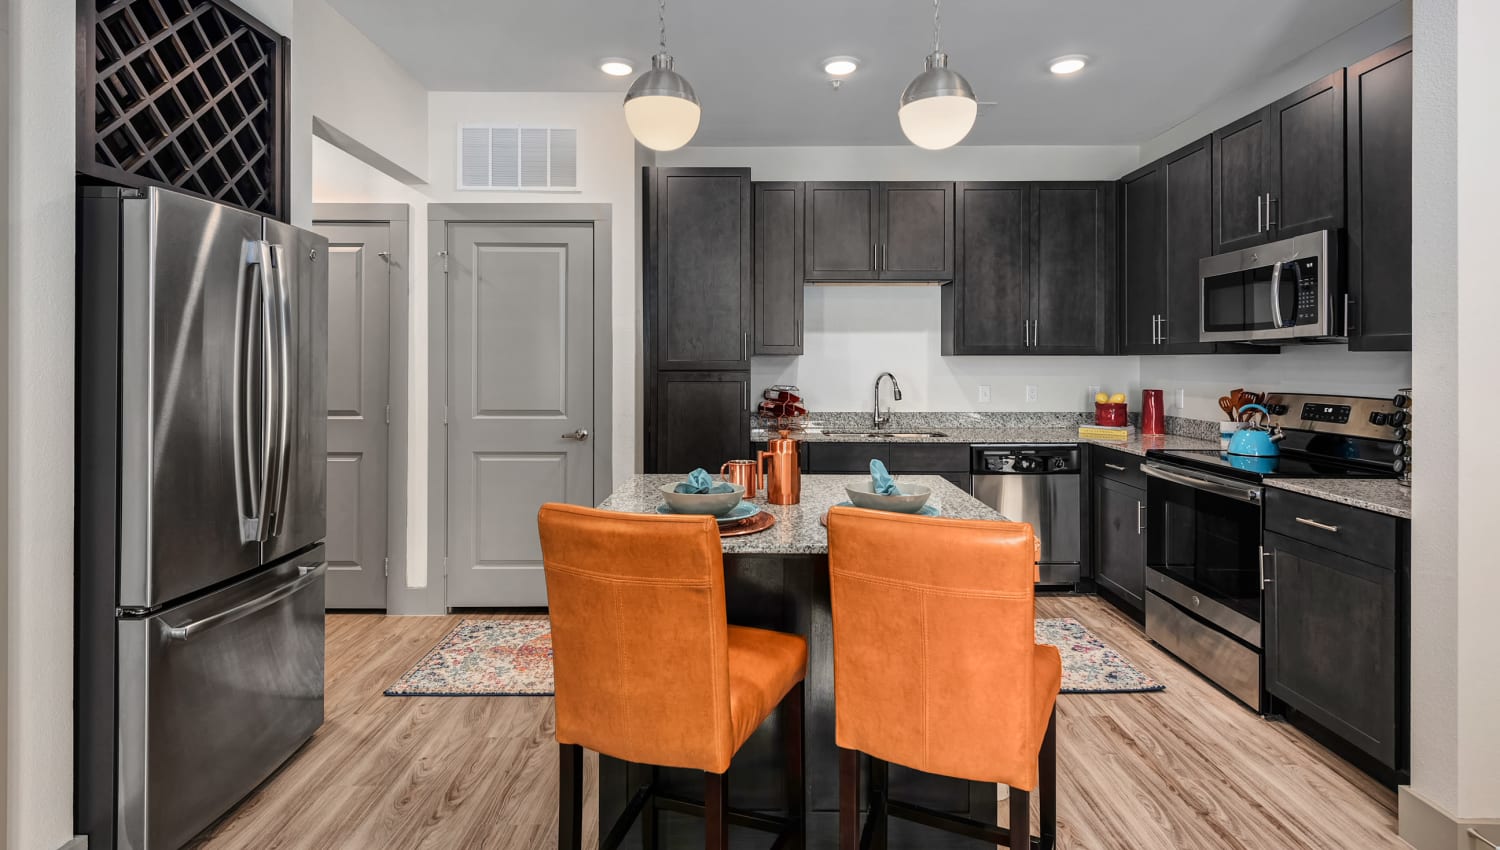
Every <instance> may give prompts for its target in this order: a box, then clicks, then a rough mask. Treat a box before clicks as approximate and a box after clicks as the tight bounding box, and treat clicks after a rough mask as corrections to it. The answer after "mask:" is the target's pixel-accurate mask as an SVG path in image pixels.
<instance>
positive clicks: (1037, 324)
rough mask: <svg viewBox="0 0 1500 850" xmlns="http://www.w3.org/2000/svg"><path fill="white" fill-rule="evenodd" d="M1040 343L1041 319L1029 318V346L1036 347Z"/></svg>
mask: <svg viewBox="0 0 1500 850" xmlns="http://www.w3.org/2000/svg"><path fill="white" fill-rule="evenodd" d="M1041 344H1042V320H1041V319H1032V320H1031V347H1032V348H1036V347H1038V346H1040V345H1041Z"/></svg>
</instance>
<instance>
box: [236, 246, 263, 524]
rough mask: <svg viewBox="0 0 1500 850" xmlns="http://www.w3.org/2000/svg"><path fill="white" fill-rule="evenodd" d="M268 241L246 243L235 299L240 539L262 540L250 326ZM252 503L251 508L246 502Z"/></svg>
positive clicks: (253, 315)
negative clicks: (252, 431)
mask: <svg viewBox="0 0 1500 850" xmlns="http://www.w3.org/2000/svg"><path fill="white" fill-rule="evenodd" d="M263 245H264V243H262V242H257V241H253V240H251V241H246V242H245V257H244V260H245V262H244V267H243V268H241V270H240V281H239V284H240V288H239V292H238V294H237V297H236V299H235V315H234V387H233V390H232V392H233V394H234V413H233V416H234V423H233V429H232V430H233V434H232V437H233V440H234V501H235V507H236V508H238V512H239V521H240V542H241V543H258V542H260V539H261V537H260V525H261V523H260V519H261V517H262V516H263V514H262V513H261V510H262V508H263V505H262V501H261V493H262V491H263V489H264V479H262V480H261V484H262V486H261V487H260V488H257V487H256V475H257V470H256V468H255V465H256V460H257V458H256V456H255V448H254V446H252V445H251V441H250V429H251V427H252V425H253V422H254V419H253V417H252V416H251V410H252V409H253V408H254V406H255V402H254V399H253V397H252V396H251V395H250V392H251V390H250V387H249V383H250V382H249V380H248V378H249V370H250V357H251V348H250V328H251V327H252V326H253V325H254V322H255V314H254V308H255V301H256V298H258V297H260V295H261V293H262V291H263V289H264V287H265V266H266V255H265V253H264V251H263V250H262V246H263ZM247 281H248V284H249V287H248V288H249V293H248V295H247V294H246V291H245V290H246V283H247ZM247 502H248V503H249V504H248V507H247V505H246V503H247Z"/></svg>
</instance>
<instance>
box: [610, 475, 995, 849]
mask: <svg viewBox="0 0 1500 850" xmlns="http://www.w3.org/2000/svg"><path fill="white" fill-rule="evenodd" d="M682 478H683V476H682V475H636V476H633V477H631V478H629V479H627V480H626V481H625V482H623V483H622V484H621V485H620V486H619V488H618V489H616V490H615V492H614V493H613V494H611V495H610V497H609V498H608V499H606V500H605V501H604V502H603V504H601V505H600V507H601V508H603V509H605V510H614V511H623V512H629V513H650V512H654V511H655V510H656V508H657V506H658V505H660V504H661V493H660V487H661V485H663V484H670V483H675V482H677V481H680V480H682ZM868 480H869V476H866V475H804V476H803V477H802V497H801V502H800V503H799V504H796V505H768V504H765V502H764V500H763V499H762V500H757V502H756V503H757V504H758V505H760V506H761V508H762V509H763V510H766V511H769V512H770V513H772V514H773V515H774V516H775V517H776V525H774V526H772V527H771V528H770V529H768V530H766V531H763V532H760V533H759V534H751V535H746V536H743V537H730V538H725V540H724V573H725V604H726V607H727V610H728V615H729V622H730V623H732V624H734V625H741V626H757V627H760V628H766V629H776V630H779V631H784V632H790V633H794V634H799V635H802V636H804V637H806V638H807V641H808V665H807V666H808V669H807V684H806V688H805V694H806V697H805V699H806V703H805V706H804V710H805V712H806V717H805V722H804V726H803V736H804V738H803V742H804V748H805V761H806V765H805V771H804V775H805V776H806V781H807V790H806V794H807V798H806V800H805V810H806V811H807V821H808V822H807V847H808V848H816V850H833V848H835V847H837V845H838V797H839V786H838V749H837V746H836V744H835V742H834V707H833V642H832V637H833V621H832V617H831V614H830V611H829V596H828V533H827V530H826V529H825V528H824V527H823V524H822V517H823V514H824V512H826V511H827V510H828V508H829V507H830V506H832V505H835V504H838V503H839V502H843V501H845V500H846V498H847V496H846V495H845V493H844V487H845V485H847V484H852V483H855V482H859V481H868ZM897 481H898V483H913V484H922V485H925V486H928V487H931V488H932V498H931V500H930V504H933V505H935V506H938V507H939V508H940V509H941V511H942V515H943V516H946V517H957V518H961V519H993V520H1002V519H1004V517H1002V516H1000V514H998V513H996V512H995V511H994V510H992V509H991V508H989V507H988V506H987V505H985V504H984V503H983V502H980V501H979V500H977V499H975V498H974V497H973V496H970V495H969V494H968V493H965V492H964V491H963V490H960V489H959V488H957V487H955V486H953V485H952V484H950V483H948V482H947V481H945V480H943V479H942V478H940V477H937V476H931V475H911V476H897ZM870 616H880V613H879V612H877V611H872V612H870ZM640 626H641V628H643V629H650V628H651V623H650V621H649V620H647V619H644V618H643V619H642V620H641V623H640ZM779 723H780V718H779V717H778V716H777V715H776V714H773V715H772V716H771V717H770V718H769V719H768V720H767V721H766V722H765V723H764V724H763V725H762V726H761V728H760V729H759V730H758V731H756V733H755V734H754V735H752V736H751V737H750V740H749V741H747V742H746V743H745V746H744V747H743V748H742V749H741V750H740V752H739V754H738V755H737V756H736V757H735V760H734V764H733V766H732V767H731V768H730V769H729V775H728V784H729V798H730V805H731V806H732V807H733V808H736V809H745V810H750V811H759V812H766V813H772V814H774V813H777V812H780V811H783V809H782V805H783V799H784V797H783V790H782V789H783V787H784V786H783V774H782V755H781V747H780V732H779V729H778V726H777V724H779ZM648 775H649V772H648V770H647V769H646V768H644V767H641V766H639V765H632V764H627V763H625V762H621V761H619V760H616V759H612V758H608V757H605V756H601V757H600V759H599V824H600V831H601V834H602V833H603V832H604V831H606V830H608V829H609V828H610V826H612V825H613V824H614V822H615V820H616V818H617V817H618V816H619V813H620V812H621V811H623V810H624V809H625V807H626V805H627V803H628V802H629V800H630V798H631V797H632V796H633V795H634V794H635V792H636V791H637V790H638V789H639V788H640V787H641V786H642V785H643V784H644V783H645V782H646V781H647V778H648ZM662 778H663V781H664V783H665V785H666V786H667V788H668V789H670V790H671V792H672V793H674V794H681V795H683V796H686V797H690V798H694V799H697V798H699V797H700V796H701V795H702V793H703V774H701V773H698V772H695V771H687V770H664V771H662ZM890 783H891V786H892V795H893V796H895V797H897V798H900V799H904V800H907V801H910V802H913V803H918V804H921V805H925V806H928V807H931V808H936V809H942V810H944V811H949V812H953V813H955V814H962V815H964V816H966V817H971V818H976V819H979V820H984V821H987V822H990V823H993V822H994V820H995V812H996V796H997V795H996V791H997V789H996V787H995V785H994V784H993V783H982V782H967V781H963V780H957V779H951V778H948V777H939V776H932V775H929V774H925V773H921V772H919V771H914V770H909V769H905V768H901V767H898V766H896V765H892V766H891V769H890ZM631 834H632V836H636V835H638V834H639V826H638V825H637V827H636V828H634V829H632V833H631ZM658 836H659V839H660V842H661V846H662V847H666V848H679V847H680V848H701V847H702V846H703V822H702V820H699V819H695V818H689V817H685V816H682V815H677V814H674V813H671V812H663V813H662V814H661V829H660V831H659V833H658ZM771 840H772V838H771V837H770V836H769V835H767V834H766V833H762V832H756V831H753V830H747V829H735V830H731V831H730V843H731V845H732V846H733V847H735V848H740V847H744V848H764V847H767V846H769V843H770V841H771ZM636 841H638V838H635V837H632V838H629V839H627V841H626V844H625V845H622V846H633V844H634V842H636ZM972 845H973V840H972V839H967V838H961V837H958V836H952V835H948V834H946V833H942V832H936V831H933V830H930V829H926V828H924V827H919V826H916V825H915V824H912V823H909V822H906V821H902V820H898V819H892V820H891V822H890V847H892V848H906V847H911V848H915V847H922V848H948V847H952V848H955V850H960V848H969V847H971V846H972Z"/></svg>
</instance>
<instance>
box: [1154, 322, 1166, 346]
mask: <svg viewBox="0 0 1500 850" xmlns="http://www.w3.org/2000/svg"><path fill="white" fill-rule="evenodd" d="M1156 344H1157V345H1166V344H1167V317H1166V316H1163V315H1161V314H1158V315H1157V317H1156Z"/></svg>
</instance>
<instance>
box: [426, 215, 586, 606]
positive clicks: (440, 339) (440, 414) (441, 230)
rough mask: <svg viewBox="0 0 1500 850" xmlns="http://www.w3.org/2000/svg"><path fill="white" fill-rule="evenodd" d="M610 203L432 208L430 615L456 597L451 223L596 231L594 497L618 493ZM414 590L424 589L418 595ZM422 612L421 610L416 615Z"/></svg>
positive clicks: (429, 304)
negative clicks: (451, 561) (451, 566)
mask: <svg viewBox="0 0 1500 850" xmlns="http://www.w3.org/2000/svg"><path fill="white" fill-rule="evenodd" d="M610 218H611V216H610V205H609V204H432V205H430V206H428V208H427V222H428V231H427V232H428V237H427V248H428V254H429V256H430V261H431V265H430V266H429V270H428V274H427V280H428V286H427V328H428V331H427V332H428V342H427V378H428V384H427V396H428V425H427V427H428V440H427V446H428V455H427V508H428V509H427V587H426V589H425V601H424V604H423V606H422V610H423V612H425V613H432V614H441V613H443V612H445V611H446V610H447V604H448V603H447V599H448V590H447V584H448V422H447V418H448V417H447V410H448V278H447V271H446V268H445V267H446V259H447V228H448V224H449V222H484V223H492V224H537V223H545V224H589V225H591V226H592V227H593V233H594V370H593V371H594V393H593V396H594V424H593V427H592V428H590V429H589V431H590V433H591V434H592V435H593V439H592V440H591V442H592V443H593V448H594V470H593V472H594V474H593V485H594V486H593V497H592V499H591V500H590V501H591V502H593V503H598V502H600V501H602V500H603V499H604V497H605V496H606V495H608V493H609V492H610V490H611V489H612V486H613V484H612V482H613V480H614V479H613V468H612V465H611V462H612V457H611V455H612V450H611V442H612V437H613V430H614V429H613V426H612V423H613V403H612V401H613V395H612V393H613V390H614V350H613V349H614V345H613V340H614V328H613V324H612V313H611V303H612V298H611V292H610V290H611V284H612V278H611V276H610V250H609V249H610ZM411 592H413V593H418V592H424V591H418V590H413V591H411ZM413 613H416V612H413Z"/></svg>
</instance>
